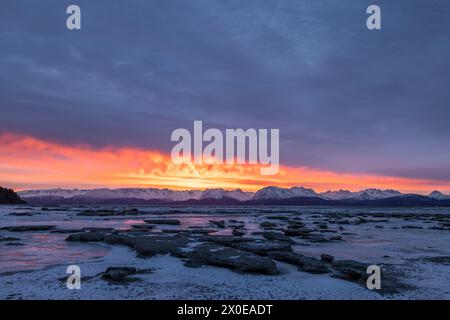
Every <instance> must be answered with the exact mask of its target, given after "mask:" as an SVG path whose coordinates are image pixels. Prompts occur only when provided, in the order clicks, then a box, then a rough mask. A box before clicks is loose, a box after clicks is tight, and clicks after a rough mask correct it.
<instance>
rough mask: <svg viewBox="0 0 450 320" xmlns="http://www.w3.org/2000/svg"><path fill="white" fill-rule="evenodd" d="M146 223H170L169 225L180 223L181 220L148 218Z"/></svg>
mask: <svg viewBox="0 0 450 320" xmlns="http://www.w3.org/2000/svg"><path fill="white" fill-rule="evenodd" d="M144 222H145V223H148V224H168V225H180V224H181V221H180V220H177V219H146V220H144Z"/></svg>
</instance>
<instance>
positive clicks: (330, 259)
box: [320, 254, 334, 263]
mask: <svg viewBox="0 0 450 320" xmlns="http://www.w3.org/2000/svg"><path fill="white" fill-rule="evenodd" d="M320 259H321V260H322V261H324V262H328V263H332V262H333V260H334V257H333V256H332V255H329V254H321V255H320Z"/></svg>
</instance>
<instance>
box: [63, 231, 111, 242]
mask: <svg viewBox="0 0 450 320" xmlns="http://www.w3.org/2000/svg"><path fill="white" fill-rule="evenodd" d="M106 235H107V233H106V232H102V231H89V232H80V233H74V234H71V235H69V236H68V237H67V239H66V241H81V242H100V241H103V240H105V238H106Z"/></svg>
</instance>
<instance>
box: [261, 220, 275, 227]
mask: <svg viewBox="0 0 450 320" xmlns="http://www.w3.org/2000/svg"><path fill="white" fill-rule="evenodd" d="M260 226H261V227H263V228H274V227H276V226H277V225H276V224H275V223H272V222H268V221H265V222H261V224H260Z"/></svg>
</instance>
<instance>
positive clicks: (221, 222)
mask: <svg viewBox="0 0 450 320" xmlns="http://www.w3.org/2000/svg"><path fill="white" fill-rule="evenodd" d="M209 222H211V223H212V224H214V225H215V226H217V228H220V229H223V228H225V221H223V220H220V221H216V220H210V221H209Z"/></svg>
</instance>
